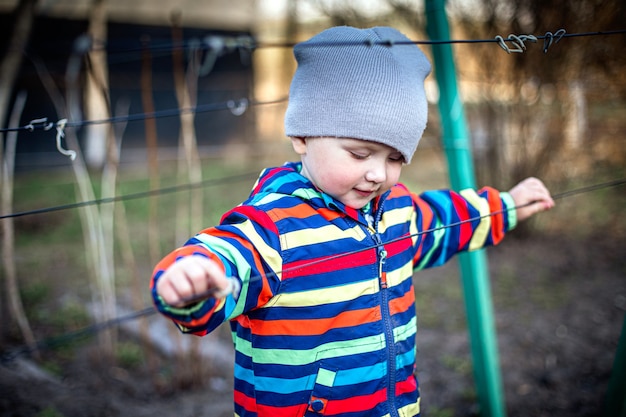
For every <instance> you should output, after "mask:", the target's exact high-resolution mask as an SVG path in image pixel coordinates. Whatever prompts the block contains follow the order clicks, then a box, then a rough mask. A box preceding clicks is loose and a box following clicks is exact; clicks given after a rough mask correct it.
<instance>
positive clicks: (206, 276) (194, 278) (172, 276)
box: [156, 255, 230, 307]
mask: <svg viewBox="0 0 626 417" xmlns="http://www.w3.org/2000/svg"><path fill="white" fill-rule="evenodd" d="M229 286H230V282H229V280H228V278H226V274H225V273H224V271H223V270H222V268H220V267H219V266H218V265H217V264H216V263H215V262H214V261H212V260H211V259H208V258H206V257H204V256H200V255H192V256H187V257H184V258H182V259H180V260H179V261H178V262H175V263H173V264H172V265H170V267H169V268H167V270H165V272H164V273H163V275H162V276H161V277H160V278H159V280H158V281H157V284H156V292H157V294H158V295H159V296H161V298H162V299H163V301H164V302H165V303H167V304H169V305H171V306H173V307H184V306H185V305H187V304H189V303H190V302H191V300H194V299H195V298H197V297H199V296H201V295H204V294H207V292H209V291H210V290H212V289H215V291H216V295H217V296H219V294H224V293H226V292H227V291H228V289H229ZM196 301H197V300H196Z"/></svg>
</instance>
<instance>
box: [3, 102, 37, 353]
mask: <svg viewBox="0 0 626 417" xmlns="http://www.w3.org/2000/svg"><path fill="white" fill-rule="evenodd" d="M25 104H26V93H24V92H22V93H20V94H19V95H18V96H17V99H16V100H15V106H14V107H13V114H12V116H11V120H10V123H9V124H10V125H11V126H18V125H19V122H20V116H21V115H22V110H24V105H25ZM16 141H17V132H11V133H9V135H8V138H7V144H6V152H5V153H4V159H3V161H2V171H3V177H4V181H3V182H2V209H1V210H0V212H2V213H3V214H8V213H10V212H12V208H13V168H14V166H15V164H14V162H15V145H16ZM2 234H3V235H2V265H3V268H4V272H5V279H6V292H7V298H8V303H9V312H10V314H11V317H12V318H13V319H14V320H15V321H16V322H17V324H18V326H19V328H20V331H21V332H22V336H23V337H24V341H25V342H26V344H27V345H28V346H29V347H30V348H31V349H32V351H33V352H34V356H35V357H36V358H39V352H38V351H37V350H36V349H35V348H36V344H35V337H34V336H33V331H32V330H31V328H30V324H29V323H28V319H27V318H26V313H25V312H24V306H23V304H22V299H21V297H20V291H19V284H18V282H17V272H16V269H15V229H14V226H13V219H12V218H10V217H9V218H6V219H3V220H2Z"/></svg>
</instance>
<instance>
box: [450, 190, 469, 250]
mask: <svg viewBox="0 0 626 417" xmlns="http://www.w3.org/2000/svg"><path fill="white" fill-rule="evenodd" d="M450 196H451V197H452V204H453V205H454V208H455V209H456V212H457V213H458V215H459V219H460V220H466V219H469V209H468V207H467V201H466V200H465V199H464V198H463V197H461V196H460V195H459V194H456V193H451V194H450ZM471 238H472V225H471V224H470V223H463V224H461V225H460V226H459V249H461V248H463V247H465V246H466V245H467V244H468V243H469V241H470V239H471Z"/></svg>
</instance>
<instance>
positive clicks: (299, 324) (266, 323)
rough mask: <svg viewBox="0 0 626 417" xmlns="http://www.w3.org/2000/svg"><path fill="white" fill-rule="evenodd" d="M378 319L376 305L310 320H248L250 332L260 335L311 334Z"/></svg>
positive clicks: (378, 314)
mask: <svg viewBox="0 0 626 417" xmlns="http://www.w3.org/2000/svg"><path fill="white" fill-rule="evenodd" d="M377 320H380V313H379V310H378V307H372V308H367V309H362V310H352V311H345V312H343V313H341V314H338V315H337V316H335V317H330V318H321V319H310V320H250V326H251V327H252V332H253V333H254V334H257V335H261V336H276V335H289V336H313V335H320V334H324V333H326V332H327V331H329V330H331V329H341V328H346V327H353V326H357V325H359V324H364V323H372V322H375V321H377Z"/></svg>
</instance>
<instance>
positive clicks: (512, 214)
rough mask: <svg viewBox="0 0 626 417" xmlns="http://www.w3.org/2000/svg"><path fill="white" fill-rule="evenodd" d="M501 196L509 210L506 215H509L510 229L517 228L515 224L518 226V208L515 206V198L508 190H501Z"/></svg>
mask: <svg viewBox="0 0 626 417" xmlns="http://www.w3.org/2000/svg"><path fill="white" fill-rule="evenodd" d="M500 198H501V199H502V200H503V201H504V204H505V210H507V211H506V213H505V215H506V216H507V220H508V222H509V229H508V230H513V229H515V226H517V210H516V209H514V208H513V207H515V200H513V197H511V194H509V193H507V192H501V193H500ZM508 230H507V231H508Z"/></svg>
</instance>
